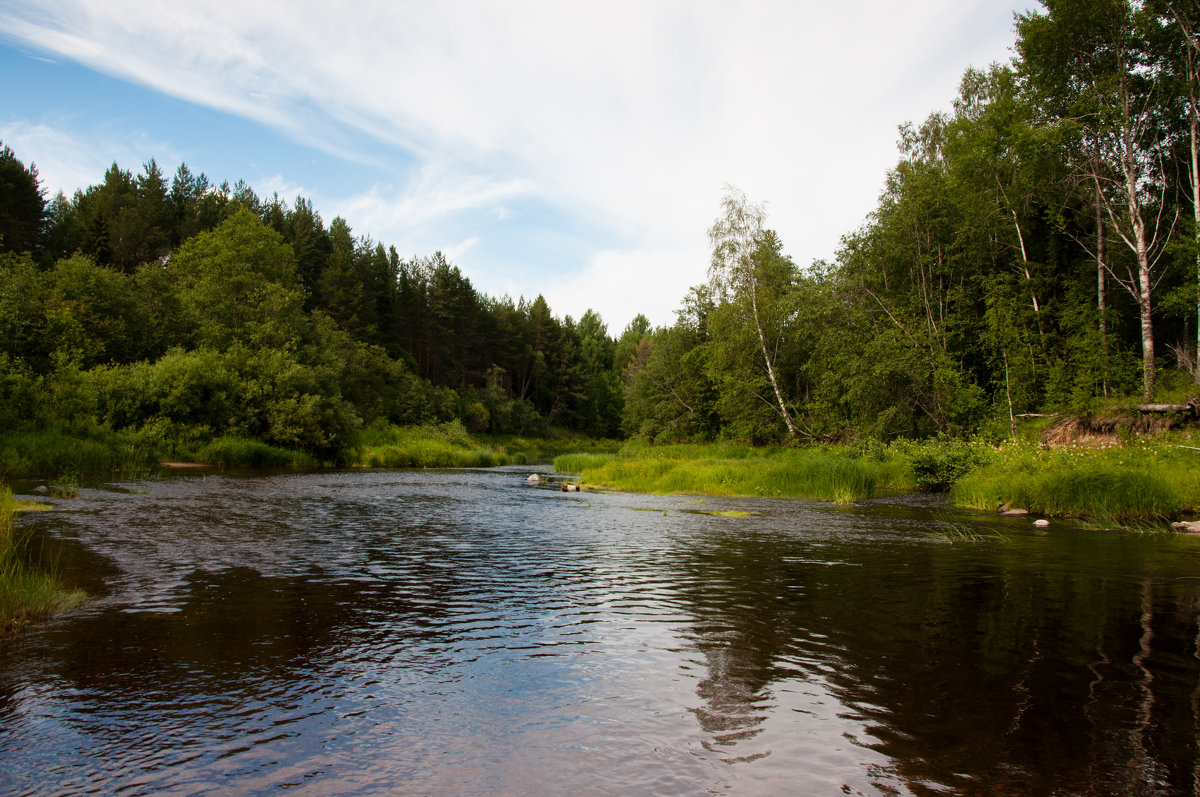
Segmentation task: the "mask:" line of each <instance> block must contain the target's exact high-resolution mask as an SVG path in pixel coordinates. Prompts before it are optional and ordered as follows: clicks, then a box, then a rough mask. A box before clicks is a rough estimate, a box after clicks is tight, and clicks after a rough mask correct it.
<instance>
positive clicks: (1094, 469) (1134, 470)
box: [554, 433, 1200, 525]
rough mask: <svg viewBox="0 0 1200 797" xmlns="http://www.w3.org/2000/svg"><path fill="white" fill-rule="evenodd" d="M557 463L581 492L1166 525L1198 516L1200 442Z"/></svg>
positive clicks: (633, 447) (956, 445) (1179, 436)
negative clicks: (941, 500) (920, 507)
mask: <svg viewBox="0 0 1200 797" xmlns="http://www.w3.org/2000/svg"><path fill="white" fill-rule="evenodd" d="M554 464H555V469H556V470H557V471H559V472H565V473H577V474H579V476H580V480H581V482H582V484H584V485H586V486H593V487H599V488H606V489H614V490H622V491H632V492H645V493H658V494H675V493H694V494H706V495H721V496H766V497H780V498H809V499H818V500H827V501H834V502H838V503H850V502H853V501H857V500H860V499H863V498H869V497H871V496H872V495H874V494H876V493H877V492H878V491H880V490H894V491H907V492H914V491H926V492H942V491H945V492H948V493H949V496H950V500H951V501H952V502H953V503H954V504H956V505H958V506H962V507H969V508H974V509H981V510H988V511H996V510H998V509H999V508H1000V507H1001V506H1003V505H1008V506H1010V507H1014V508H1021V509H1025V510H1028V511H1029V512H1031V513H1034V514H1037V515H1041V516H1046V517H1076V518H1084V519H1089V520H1092V521H1096V522H1098V523H1099V524H1102V525H1120V524H1129V523H1136V522H1146V521H1149V522H1160V521H1167V520H1174V519H1177V518H1179V517H1181V516H1185V515H1191V514H1194V513H1196V512H1197V510H1200V445H1195V441H1193V440H1192V438H1191V433H1172V434H1170V435H1160V436H1156V437H1139V438H1133V439H1130V440H1128V441H1126V442H1124V443H1123V444H1121V445H1110V446H1106V447H1099V448H1097V447H1085V446H1078V445H1070V446H1061V447H1049V446H1046V445H1043V444H1042V443H1041V442H1040V441H1039V440H1037V439H1018V440H1014V441H1010V442H1007V443H1005V444H1002V445H992V444H989V443H985V442H981V441H973V442H967V441H957V440H949V439H946V438H940V439H933V440H926V441H920V442H913V441H903V440H901V441H896V442H894V443H892V444H891V445H887V446H884V445H883V444H880V443H876V442H874V441H868V442H864V443H861V444H858V445H854V446H817V447H811V448H805V449H791V448H780V447H775V448H752V447H748V446H736V445H671V446H647V445H644V444H643V445H638V444H629V445H626V446H625V447H624V448H623V449H622V450H621V451H620V452H618V453H617V454H611V455H579V456H576V455H567V456H562V457H558V458H556V459H555V461H554Z"/></svg>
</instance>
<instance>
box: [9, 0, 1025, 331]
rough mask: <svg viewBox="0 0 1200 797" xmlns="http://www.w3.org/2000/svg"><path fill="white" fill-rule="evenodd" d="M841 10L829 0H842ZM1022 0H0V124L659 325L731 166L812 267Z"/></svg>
mask: <svg viewBox="0 0 1200 797" xmlns="http://www.w3.org/2000/svg"><path fill="white" fill-rule="evenodd" d="M835 6H836V7H835ZM1033 7H1035V4H1034V3H1033V2H1016V1H1015V0H908V2H904V3H895V2H886V1H885V0H840V2H838V3H836V4H834V3H829V2H824V3H816V2H810V0H722V1H721V2H714V1H713V0H635V1H632V2H625V1H624V0H608V1H607V2H605V3H596V2H584V1H583V0H579V1H578V2H564V1H563V0H544V1H539V2H531V1H529V0H503V1H501V0H495V2H484V1H483V0H439V2H436V3H430V2H415V1H414V0H350V1H349V2H345V3H336V4H335V3H329V2H326V0H321V2H317V1H316V0H253V2H246V0H237V1H236V2H235V1H233V0H210V1H209V2H199V3H189V4H183V3H178V4H177V3H170V4H165V5H164V4H162V3H160V2H157V1H156V0H5V2H4V4H3V5H2V6H0V75H3V76H4V78H3V80H0V140H3V141H4V143H5V144H7V145H8V146H10V147H11V148H12V149H13V151H14V153H15V154H16V156H17V157H18V158H19V159H20V160H22V161H23V162H25V163H30V162H32V163H34V164H35V165H36V166H37V169H38V173H39V176H40V178H41V180H42V185H43V187H44V189H45V191H46V194H47V196H48V197H49V196H53V195H54V194H56V193H57V192H58V191H60V190H61V191H64V192H66V193H67V194H68V195H70V194H71V193H73V192H74V191H75V190H76V189H78V188H84V187H87V186H89V185H92V184H95V183H99V182H101V181H102V180H103V175H104V172H105V170H106V169H107V168H108V167H109V166H110V165H111V164H112V163H113V162H116V163H118V164H119V165H120V166H121V168H123V169H126V170H130V171H133V172H135V173H136V172H138V171H140V170H141V168H142V165H143V164H144V163H146V162H147V161H148V160H150V159H151V158H153V159H155V161H156V162H157V163H158V165H159V167H160V168H161V169H162V170H163V172H164V173H166V174H167V175H168V176H169V175H171V174H173V173H174V171H175V169H176V167H178V165H179V164H180V163H186V164H187V165H188V167H189V168H190V169H191V171H192V172H195V173H199V172H203V173H205V174H206V175H207V176H208V177H209V179H210V181H211V182H214V183H221V182H223V181H226V180H227V181H229V182H230V183H234V182H236V181H237V180H239V179H240V180H245V181H246V182H247V183H248V184H249V185H251V186H252V187H253V188H254V189H255V190H256V192H257V193H258V194H259V195H260V196H262V197H266V198H269V197H270V196H272V195H273V194H275V193H278V195H279V196H280V197H281V198H283V199H285V200H287V201H288V202H289V203H294V200H295V198H296V197H297V196H301V195H302V196H304V197H307V198H308V199H311V200H312V201H313V204H314V206H315V208H316V209H317V210H318V211H319V212H320V213H321V215H322V218H323V219H324V220H325V222H326V224H328V223H329V222H330V221H331V220H332V219H333V218H334V217H335V216H342V217H343V218H345V219H346V220H347V221H348V222H349V224H350V226H351V227H352V229H353V230H354V232H355V234H356V235H359V236H369V237H370V238H371V239H373V240H375V241H378V242H382V243H384V244H385V245H394V246H395V247H396V249H397V251H398V252H399V253H400V254H401V256H402V257H405V258H409V257H414V256H425V255H430V254H432V253H433V252H435V251H438V250H440V251H441V252H442V253H443V254H445V255H446V257H447V258H448V259H449V260H450V261H451V262H452V263H454V264H455V265H457V266H459V267H460V268H461V269H462V271H463V273H464V274H466V276H467V277H468V278H470V280H471V282H472V283H473V284H474V285H475V287H476V289H478V290H480V291H482V292H484V293H486V294H488V295H491V296H496V297H499V296H504V295H508V296H510V297H512V298H514V299H517V298H520V297H525V298H529V299H533V298H535V297H536V296H538V295H543V296H545V298H546V300H547V302H549V304H550V307H551V309H552V310H553V312H554V313H555V314H556V315H558V316H560V317H561V316H567V315H570V316H572V317H574V318H576V319H578V318H579V317H580V316H582V315H583V313H584V312H585V311H587V310H588V309H594V310H596V311H597V312H598V313H600V315H601V317H602V318H603V319H604V321H605V322H606V323H607V324H608V327H609V332H610V333H611V334H613V335H618V334H620V331H621V330H622V329H624V327H625V326H626V324H628V322H629V321H630V320H631V319H632V318H633V317H634V316H635V315H636V314H638V313H642V314H644V315H646V316H647V317H648V318H649V319H650V321H651V322H652V323H654V324H655V325H664V324H670V323H671V322H672V321H673V320H674V311H675V309H676V308H677V307H679V305H680V302H681V300H682V298H683V296H684V295H685V294H686V293H687V290H688V288H689V287H690V286H692V285H696V284H699V283H701V282H704V281H705V279H706V274H707V270H708V264H709V258H710V252H709V242H708V237H707V230H708V228H709V227H710V226H711V225H712V222H713V220H714V219H715V218H716V216H717V214H718V212H719V210H720V203H721V199H722V197H723V196H724V194H725V191H726V187H727V186H735V187H736V188H738V189H739V190H741V191H743V192H745V194H746V195H747V196H748V197H749V199H750V200H751V201H753V202H757V203H763V204H764V205H765V208H766V213H767V224H768V226H770V227H771V228H772V229H774V230H776V231H777V232H778V233H779V235H780V237H781V239H782V241H783V246H784V251H785V252H786V253H787V254H789V255H790V256H791V257H792V258H793V259H794V260H795V262H796V263H797V264H798V265H799V266H801V267H807V266H808V265H809V264H811V263H812V262H813V261H814V260H818V259H825V260H832V259H833V258H834V256H835V254H836V251H837V247H838V244H839V241H840V239H841V237H842V236H843V235H845V234H847V233H849V232H852V231H854V230H855V229H857V228H858V227H860V226H861V225H862V224H863V223H864V222H865V220H866V219H867V216H868V214H869V213H870V212H871V211H872V209H873V208H874V207H875V205H876V203H877V200H878V197H879V194H880V192H881V191H882V190H883V186H884V181H885V179H886V175H887V171H888V169H890V168H891V167H893V166H894V165H895V163H896V161H897V157H898V153H897V149H896V141H897V138H898V134H897V131H898V127H899V126H900V125H901V124H903V123H904V122H906V121H913V122H919V121H920V120H922V119H924V118H925V117H926V116H928V115H929V114H930V113H932V112H935V111H943V110H947V109H948V108H949V106H950V103H951V101H952V100H953V98H954V96H955V94H956V91H957V87H958V84H959V80H960V79H961V77H962V73H963V71H964V70H965V69H967V68H968V67H970V66H975V67H979V68H985V67H987V66H988V65H989V64H991V63H995V62H1007V61H1008V60H1009V59H1010V58H1011V56H1012V52H1011V47H1012V43H1013V14H1014V12H1024V11H1026V10H1028V9H1030V8H1033Z"/></svg>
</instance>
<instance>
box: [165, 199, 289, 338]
mask: <svg viewBox="0 0 1200 797" xmlns="http://www.w3.org/2000/svg"><path fill="white" fill-rule="evenodd" d="M167 268H168V270H169V272H170V274H171V275H172V277H173V279H174V280H175V281H176V284H177V285H178V293H179V299H180V303H181V307H182V310H183V313H184V315H185V317H186V318H187V319H188V321H189V323H190V325H191V326H192V327H193V328H194V329H195V335H196V340H197V342H198V343H199V344H200V345H202V346H212V347H215V348H224V347H227V346H230V345H232V344H234V343H241V344H243V345H247V346H252V347H255V348H258V347H271V348H291V347H294V346H295V345H296V343H297V339H298V338H299V334H300V325H301V319H302V315H301V312H302V308H303V303H304V301H303V294H302V293H301V291H300V288H299V284H298V282H297V280H296V267H295V261H294V255H293V253H292V249H291V248H290V247H288V246H287V245H286V244H285V243H284V241H283V238H282V237H281V236H280V235H279V234H278V233H276V232H275V231H274V230H271V229H270V228H268V227H266V226H265V225H263V224H262V222H260V221H259V220H258V218H257V217H255V216H254V214H252V213H250V212H249V211H247V210H239V211H237V212H236V213H234V214H233V215H232V216H231V217H230V218H229V219H227V220H226V221H224V222H222V223H221V224H220V225H219V226H218V227H216V228H215V229H214V230H212V231H210V232H205V233H201V234H199V235H197V236H196V237H195V238H192V239H191V240H189V241H187V242H186V243H185V244H184V245H183V246H181V247H180V248H179V251H178V252H176V253H175V254H174V255H173V256H172V257H171V258H170V260H169V262H168V264H167Z"/></svg>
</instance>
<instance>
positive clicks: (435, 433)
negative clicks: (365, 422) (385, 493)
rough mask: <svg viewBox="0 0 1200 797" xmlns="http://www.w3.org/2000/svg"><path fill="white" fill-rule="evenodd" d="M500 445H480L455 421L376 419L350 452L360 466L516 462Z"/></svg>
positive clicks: (466, 465) (481, 465)
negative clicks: (404, 422) (399, 423)
mask: <svg viewBox="0 0 1200 797" xmlns="http://www.w3.org/2000/svg"><path fill="white" fill-rule="evenodd" d="M521 461H522V460H521V459H519V458H518V459H516V461H515V462H514V457H512V456H510V455H509V454H508V452H507V451H505V450H503V449H500V448H493V447H491V446H487V445H483V444H481V443H479V442H478V441H476V440H475V439H474V438H473V437H471V435H470V434H468V433H467V431H466V429H465V428H464V427H463V425H462V424H461V423H460V422H458V421H451V422H449V423H442V424H426V425H424V426H392V425H390V424H383V423H376V424H372V425H371V426H369V427H368V428H366V429H364V430H363V431H362V433H361V434H360V435H359V439H358V442H357V444H356V445H355V447H354V450H353V451H352V452H351V454H350V464H352V465H354V466H356V467H362V468H490V467H495V466H497V465H508V464H520V462H521Z"/></svg>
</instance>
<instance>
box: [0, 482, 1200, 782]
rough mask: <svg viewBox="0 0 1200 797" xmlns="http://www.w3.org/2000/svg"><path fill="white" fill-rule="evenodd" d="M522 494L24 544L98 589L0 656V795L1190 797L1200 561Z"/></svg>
mask: <svg viewBox="0 0 1200 797" xmlns="http://www.w3.org/2000/svg"><path fill="white" fill-rule="evenodd" d="M523 476H524V473H523V472H518V471H516V470H510V471H504V470H499V471H489V472H469V471H457V472H439V473H433V472H417V473H347V474H317V475H296V474H285V475H279V476H271V477H263V476H253V477H249V478H242V477H232V476H219V477H210V478H208V479H199V478H194V477H193V478H182V479H174V480H168V481H163V482H152V483H145V484H139V485H131V486H129V487H130V488H131V489H126V490H123V491H113V490H97V491H91V492H89V493H87V494H86V495H85V496H84V497H83V498H81V499H78V500H76V501H73V502H68V505H67V508H68V509H69V510H70V511H69V512H67V513H63V514H58V515H56V516H42V517H38V518H34V519H32V520H33V522H35V523H37V524H39V526H40V527H41V528H42V529H44V530H45V532H46V533H47V534H49V535H52V536H53V537H54V538H56V539H61V540H65V541H66V544H67V547H66V549H65V550H64V554H63V564H64V568H65V569H66V570H67V572H68V573H69V574H75V575H76V576H77V577H80V578H83V579H86V580H91V581H93V582H94V581H95V580H96V579H95V576H94V575H92V574H95V573H98V572H101V573H103V575H104V579H103V580H104V583H105V585H106V590H107V594H105V595H104V596H103V597H102V598H101V599H100V600H98V601H97V602H96V603H95V604H93V605H92V606H91V607H89V608H88V609H86V610H84V611H82V612H80V613H78V614H76V615H74V616H72V617H69V618H65V619H63V620H61V621H57V622H55V623H52V624H49V625H47V626H46V627H44V628H41V629H39V630H37V631H35V632H34V633H31V634H29V635H27V636H26V637H24V638H22V639H21V640H19V641H18V642H17V643H15V644H13V645H10V646H8V647H6V648H3V649H0V759H2V760H3V762H4V766H3V767H0V790H4V791H10V792H15V793H30V794H33V793H38V794H41V793H54V792H60V793H66V792H78V791H89V790H100V791H105V792H108V791H118V790H120V791H130V792H133V793H157V792H162V791H174V792H185V793H193V792H206V791H228V790H234V791H239V792H253V791H264V790H275V789H278V788H289V789H293V790H294V789H300V790H301V791H306V790H311V791H315V792H319V793H329V792H341V793H345V792H354V793H396V792H401V793H482V792H486V793H528V792H531V791H532V792H546V793H561V792H564V791H577V792H581V793H613V792H621V793H655V794H691V793H696V792H698V791H708V792H711V793H731V794H733V793H736V794H768V793H779V792H781V791H785V792H793V793H794V792H797V791H799V792H803V793H813V794H831V793H843V792H848V793H863V794H880V793H882V794H929V793H944V792H946V791H947V790H950V791H954V792H962V793H995V792H1005V791H1007V792H1011V793H1070V794H1122V793H1137V794H1191V793H1193V790H1194V789H1195V788H1197V784H1198V783H1200V779H1198V777H1197V772H1196V767H1197V762H1198V760H1200V759H1198V758H1197V752H1196V743H1197V740H1198V739H1200V648H1198V645H1200V624H1198V616H1200V579H1197V577H1196V574H1197V573H1200V540H1194V539H1188V538H1177V537H1172V538H1168V537H1162V538H1154V537H1133V536H1118V535H1108V534H1097V533H1088V532H1082V531H1078V530H1071V529H1062V528H1057V529H1056V530H1055V533H1052V534H1049V535H1038V534H1034V533H1033V531H1032V529H1030V528H1028V527H1027V526H1026V525H1025V524H1023V523H1015V522H1008V521H1004V522H1001V521H998V520H993V519H990V518H988V519H986V520H987V523H989V524H991V526H992V527H993V529H992V531H993V532H995V533H991V534H990V536H989V537H988V538H987V539H986V540H985V541H984V542H982V543H977V544H972V545H966V546H958V545H948V544H946V543H945V541H944V539H941V540H939V539H938V538H936V537H931V536H930V531H932V530H935V529H936V527H937V525H938V524H939V523H941V522H943V520H944V518H945V516H946V513H947V510H945V509H942V508H938V507H931V506H928V505H921V504H907V503H904V502H876V503H868V504H865V505H862V506H859V507H854V508H850V509H839V508H835V507H830V506H827V505H822V504H807V503H803V502H772V501H739V502H730V504H729V505H730V506H736V507H738V508H742V509H748V510H751V511H754V512H756V513H757V514H756V515H755V516H753V517H749V518H728V517H715V516H709V515H698V514H693V513H689V512H687V511H685V510H687V509H689V505H687V504H686V503H685V502H684V500H683V499H674V498H647V497H636V496H624V495H587V496H570V497H568V496H567V495H565V494H562V493H559V492H557V491H554V490H550V489H540V488H529V487H528V486H526V485H525V484H524V478H523ZM647 509H649V510H653V511H639V510H647ZM960 519H964V520H969V521H970V522H979V519H978V518H960Z"/></svg>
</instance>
